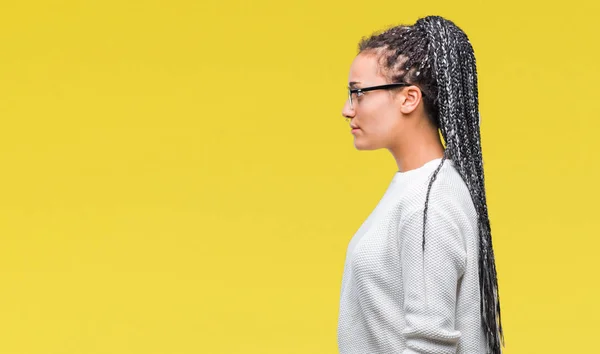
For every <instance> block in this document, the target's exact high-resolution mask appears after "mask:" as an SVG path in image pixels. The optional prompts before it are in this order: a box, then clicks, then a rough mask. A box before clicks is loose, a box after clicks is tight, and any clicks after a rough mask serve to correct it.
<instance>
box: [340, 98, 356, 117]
mask: <svg viewBox="0 0 600 354" xmlns="http://www.w3.org/2000/svg"><path fill="white" fill-rule="evenodd" d="M355 114H356V112H355V111H354V109H352V107H350V100H346V103H344V108H343V109H342V116H344V118H354V115H355Z"/></svg>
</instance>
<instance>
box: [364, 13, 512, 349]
mask: <svg viewBox="0 0 600 354" xmlns="http://www.w3.org/2000/svg"><path fill="white" fill-rule="evenodd" d="M358 51H359V53H362V52H373V53H376V54H378V57H379V59H380V60H381V61H380V68H382V69H383V71H384V75H385V76H386V77H387V78H388V79H389V80H390V82H408V83H411V84H414V85H417V86H418V87H419V88H420V89H421V91H422V97H423V104H424V107H425V111H426V113H427V116H428V118H429V119H431V121H432V122H433V123H434V125H435V126H436V127H438V128H439V129H440V131H441V133H442V137H443V138H444V141H445V143H446V149H445V151H444V156H443V158H442V161H441V163H440V165H439V166H438V167H437V169H436V170H435V171H434V174H433V176H432V178H431V180H430V183H429V187H428V190H427V197H426V200H425V211H424V213H423V214H424V215H423V223H424V225H423V248H425V225H426V222H427V206H428V202H429V193H430V191H431V186H432V184H433V182H434V181H435V179H436V176H437V174H438V172H439V170H440V168H441V167H442V165H443V164H444V162H445V161H446V159H450V160H452V161H453V162H454V164H455V166H456V168H457V170H458V172H459V173H460V175H461V177H462V178H463V180H464V181H465V183H466V185H467V187H468V189H469V191H470V194H471V198H472V200H473V203H474V205H475V209H476V210H477V215H478V226H479V285H480V295H481V297H480V298H481V303H480V305H481V315H482V316H481V318H482V325H483V328H484V332H485V334H486V339H487V350H488V353H491V354H499V353H501V352H502V347H503V346H504V335H503V331H502V323H501V318H500V297H499V294H498V280H497V277H496V265H495V260H494V251H493V248H492V237H491V228H490V221H489V218H488V210H487V202H486V195H485V184H484V174H483V160H482V153H481V141H480V128H479V102H478V90H477V68H476V63H475V54H474V52H473V48H472V46H471V43H470V41H469V39H468V37H467V35H466V34H465V33H464V32H463V31H462V30H461V29H460V28H459V27H457V26H456V25H455V24H454V23H453V22H452V21H450V20H447V19H445V18H443V17H440V16H427V17H424V18H420V19H418V20H417V21H416V23H415V24H414V25H412V26H406V25H399V26H395V27H392V28H389V29H387V30H385V31H384V32H382V33H376V34H373V35H372V36H370V37H368V38H363V39H362V40H361V41H360V43H359V45H358Z"/></svg>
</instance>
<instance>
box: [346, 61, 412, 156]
mask: <svg viewBox="0 0 600 354" xmlns="http://www.w3.org/2000/svg"><path fill="white" fill-rule="evenodd" d="M378 65H379V64H378V62H377V57H376V56H375V55H374V54H372V53H360V54H358V55H357V56H356V57H355V58H354V60H353V62H352V65H351V66H350V74H349V78H348V84H349V87H350V88H366V87H370V86H378V85H385V84H389V83H390V82H389V81H388V80H387V79H386V78H385V76H383V74H382V73H381V72H380V70H379V69H378ZM420 102H421V92H420V90H419V89H418V88H416V87H415V86H408V87H400V88H396V89H393V90H385V89H384V90H373V91H367V92H363V93H362V94H358V95H357V94H356V93H353V94H352V105H350V100H349V99H348V100H346V103H345V104H344V108H343V110H342V115H343V116H344V117H346V118H350V126H351V127H358V128H359V129H357V130H353V131H352V134H353V135H354V146H355V147H356V149H358V150H376V149H380V148H387V149H392V148H393V147H394V145H395V144H397V143H398V142H400V141H401V140H402V136H403V135H404V134H408V133H409V131H410V130H411V129H412V128H411V126H412V125H414V124H415V122H414V121H415V120H416V119H413V118H412V117H409V116H410V115H411V113H413V112H415V110H416V109H417V108H418V107H419V105H420ZM421 106H422V105H421ZM416 113H418V112H416Z"/></svg>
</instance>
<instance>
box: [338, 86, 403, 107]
mask: <svg viewBox="0 0 600 354" xmlns="http://www.w3.org/2000/svg"><path fill="white" fill-rule="evenodd" d="M402 86H412V84H408V83H406V82H395V83H392V84H385V85H378V86H370V87H361V88H354V89H353V88H350V87H348V100H349V102H350V108H352V109H354V105H353V104H352V94H353V93H356V97H358V94H359V93H363V92H368V91H374V90H389V89H391V88H395V87H402Z"/></svg>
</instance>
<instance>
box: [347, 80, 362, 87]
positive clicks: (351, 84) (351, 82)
mask: <svg viewBox="0 0 600 354" xmlns="http://www.w3.org/2000/svg"><path fill="white" fill-rule="evenodd" d="M356 84H360V81H350V83H349V86H350V87H354V86H356Z"/></svg>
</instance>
